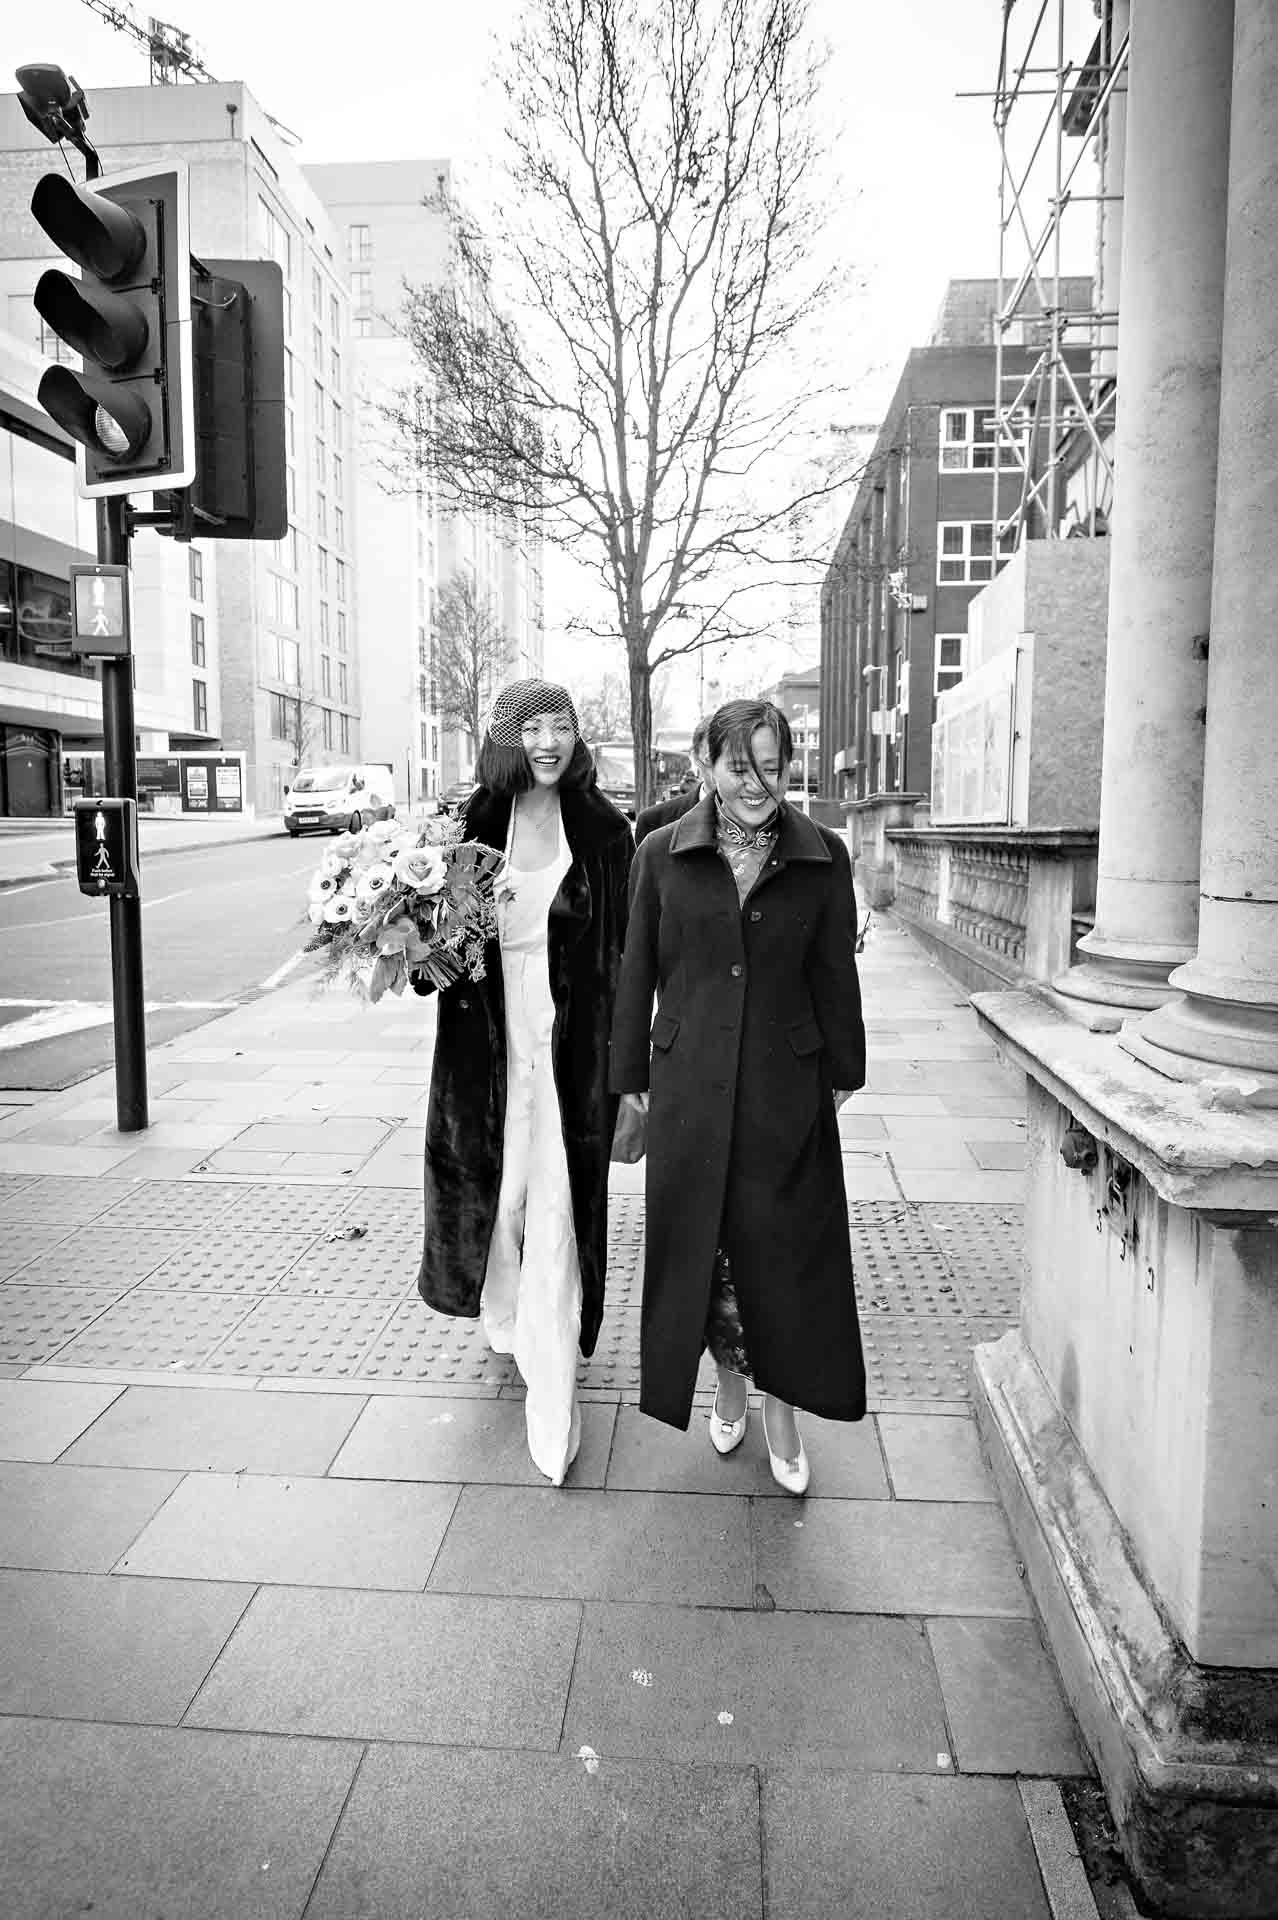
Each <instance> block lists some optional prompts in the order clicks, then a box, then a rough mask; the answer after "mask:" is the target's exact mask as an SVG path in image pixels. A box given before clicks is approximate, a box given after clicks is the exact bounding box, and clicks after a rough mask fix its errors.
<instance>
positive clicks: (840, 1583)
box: [752, 1498, 1030, 1619]
mask: <svg viewBox="0 0 1278 1920" xmlns="http://www.w3.org/2000/svg"><path fill="white" fill-rule="evenodd" d="M752 1522H753V1527H754V1543H755V1568H756V1573H755V1577H756V1579H758V1580H761V1581H762V1582H763V1583H764V1584H765V1585H766V1586H767V1588H768V1590H769V1592H770V1593H771V1594H772V1596H773V1598H774V1600H775V1601H776V1604H777V1606H778V1607H794V1608H799V1609H805V1610H806V1609H810V1608H820V1609H825V1610H829V1611H830V1612H847V1613H913V1614H923V1613H953V1614H966V1613H978V1614H988V1615H991V1616H997V1617H999V1618H1004V1619H1007V1618H1021V1617H1025V1616H1027V1615H1028V1614H1029V1611H1030V1607H1029V1599H1028V1596H1027V1594H1026V1591H1025V1587H1024V1584H1023V1582H1022V1581H1021V1579H1020V1577H1019V1575H1018V1573H1017V1563H1016V1554H1015V1549H1014V1548H1013V1545H1012V1538H1011V1535H1010V1534H1009V1532H1008V1529H1007V1523H1006V1521H1005V1520H1004V1518H1003V1514H1002V1510H1001V1509H1000V1508H998V1507H993V1506H977V1505H974V1504H970V1503H964V1502H960V1501H954V1502H927V1501H898V1500H893V1501H884V1500H867V1501H848V1500H813V1499H811V1498H809V1499H808V1500H806V1501H805V1502H804V1503H803V1505H802V1507H800V1506H799V1504H798V1503H797V1502H794V1503H792V1504H787V1505H781V1504H780V1503H778V1502H777V1501H775V1500H766V1501H764V1500H760V1501H757V1502H756V1503H755V1506H754V1511H753V1514H752Z"/></svg>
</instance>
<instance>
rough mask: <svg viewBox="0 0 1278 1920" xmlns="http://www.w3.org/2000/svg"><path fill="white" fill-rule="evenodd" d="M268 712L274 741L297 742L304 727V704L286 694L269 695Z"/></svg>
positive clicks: (267, 698) (267, 701)
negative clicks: (302, 726)
mask: <svg viewBox="0 0 1278 1920" xmlns="http://www.w3.org/2000/svg"><path fill="white" fill-rule="evenodd" d="M266 705H267V711H268V713H269V715H270V721H271V738H272V740H296V739H297V737H298V734H299V733H300V731H301V725H302V703H301V701H300V700H294V699H290V698H289V696H288V695H287V694H284V693H268V694H267V696H266Z"/></svg>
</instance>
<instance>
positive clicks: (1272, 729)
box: [1133, 0, 1278, 1105]
mask: <svg viewBox="0 0 1278 1920" xmlns="http://www.w3.org/2000/svg"><path fill="white" fill-rule="evenodd" d="M1227 257H1228V271H1227V279H1226V286H1225V332H1224V351H1223V358H1222V378H1221V404H1220V470H1219V486H1218V492H1217V501H1216V544H1215V570H1214V584H1213V592H1212V608H1211V662H1210V668H1209V677H1208V685H1207V753H1206V768H1205V775H1204V789H1203V840H1202V900H1201V907H1200V916H1199V934H1198V953H1197V956H1196V958H1194V959H1193V960H1191V961H1190V962H1189V964H1188V965H1187V966H1182V967H1178V968H1177V970H1176V971H1175V973H1173V975H1172V977H1171V978H1172V985H1173V986H1174V987H1178V988H1180V989H1181V991H1182V992H1183V994H1184V996H1185V997H1184V999H1183V1000H1178V1001H1175V1002H1173V1003H1172V1004H1170V1005H1168V1006H1167V1007H1165V1008H1163V1009H1161V1010H1160V1012H1159V1013H1158V1014H1157V1015H1156V1016H1151V1017H1150V1018H1149V1019H1148V1020H1146V1021H1142V1023H1141V1026H1140V1028H1139V1030H1138V1032H1139V1035H1140V1037H1141V1039H1142V1040H1143V1041H1144V1042H1145V1043H1147V1044H1145V1045H1141V1046H1138V1047H1136V1048H1135V1049H1134V1050H1136V1051H1138V1052H1139V1053H1140V1056H1141V1058H1143V1059H1146V1060H1148V1061H1150V1062H1151V1064H1154V1065H1159V1066H1162V1067H1163V1068H1164V1071H1167V1072H1173V1073H1177V1074H1178V1075H1180V1076H1181V1077H1187V1078H1201V1077H1216V1076H1219V1075H1221V1074H1222V1073H1224V1074H1226V1075H1228V1074H1229V1072H1230V1070H1231V1069H1232V1070H1235V1071H1236V1072H1237V1073H1241V1074H1242V1075H1243V1076H1244V1077H1245V1078H1250V1079H1252V1081H1253V1083H1254V1084H1253V1085H1252V1086H1251V1087H1250V1089H1249V1090H1247V1091H1248V1097H1249V1098H1250V1099H1252V1100H1254V1101H1255V1102H1256V1104H1263V1105H1278V567H1276V566H1275V538H1276V536H1278V9H1275V7H1274V4H1273V0H1237V6H1236V30H1235V45H1234V70H1233V114H1232V126H1231V132H1230V152H1229V204H1228V238H1227ZM1133 1038H1135V1036H1133ZM1160 1050H1165V1052H1163V1051H1160Z"/></svg>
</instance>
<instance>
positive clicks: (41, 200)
mask: <svg viewBox="0 0 1278 1920" xmlns="http://www.w3.org/2000/svg"><path fill="white" fill-rule="evenodd" d="M31 211H32V213H33V214H34V215H35V217H36V219H37V221H38V222H39V224H40V225H41V227H43V229H44V231H45V232H46V233H47V234H48V236H49V238H50V240H52V242H53V244H54V246H55V247H57V249H58V251H59V252H60V253H65V254H66V255H67V257H68V259H71V260H74V261H75V263H76V265H77V267H83V269H84V271H85V272H86V273H91V274H94V275H95V276H96V278H97V279H99V280H105V281H107V282H108V283H110V284H112V285H115V286H118V285H119V284H120V283H121V282H122V281H125V280H127V279H128V277H129V275H130V274H131V273H132V272H133V269H134V268H135V267H136V266H137V264H138V262H139V261H140V260H141V258H142V256H143V254H144V253H145V252H146V228H145V227H144V226H143V225H142V222H141V221H140V220H139V219H138V217H137V215H136V214H135V213H134V212H133V211H132V210H131V209H130V208H129V207H122V206H117V205H116V203H115V201H114V200H108V199H107V198H106V197H105V195H103V194H100V193H94V192H93V191H92V190H91V189H90V188H89V187H81V186H77V184H76V182H75V181H74V180H68V179H65V178H64V177H63V176H62V174H60V173H46V174H45V176H44V178H43V179H41V180H37V182H36V187H35V192H34V193H33V194H32V196H31Z"/></svg>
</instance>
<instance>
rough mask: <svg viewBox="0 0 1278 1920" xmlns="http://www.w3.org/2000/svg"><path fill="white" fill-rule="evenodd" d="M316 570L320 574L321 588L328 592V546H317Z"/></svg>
mask: <svg viewBox="0 0 1278 1920" xmlns="http://www.w3.org/2000/svg"><path fill="white" fill-rule="evenodd" d="M315 570H316V572H317V573H318V575H319V583H320V586H321V588H322V589H323V591H324V592H325V593H327V592H328V548H327V547H316V549H315Z"/></svg>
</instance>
